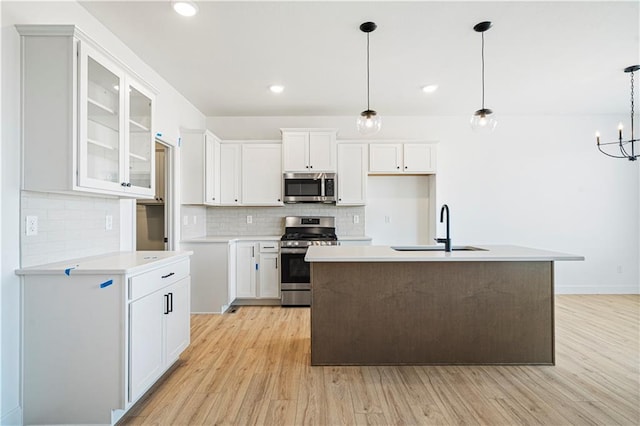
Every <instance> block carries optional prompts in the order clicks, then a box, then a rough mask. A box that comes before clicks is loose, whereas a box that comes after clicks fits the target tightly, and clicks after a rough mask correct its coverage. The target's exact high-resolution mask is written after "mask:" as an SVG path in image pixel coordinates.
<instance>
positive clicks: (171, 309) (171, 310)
mask: <svg viewBox="0 0 640 426" xmlns="http://www.w3.org/2000/svg"><path fill="white" fill-rule="evenodd" d="M169 312H173V292H171V293H169Z"/></svg>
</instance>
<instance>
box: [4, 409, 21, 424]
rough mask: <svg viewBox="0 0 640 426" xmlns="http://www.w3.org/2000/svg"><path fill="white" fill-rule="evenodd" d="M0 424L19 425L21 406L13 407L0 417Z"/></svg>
mask: <svg viewBox="0 0 640 426" xmlns="http://www.w3.org/2000/svg"><path fill="white" fill-rule="evenodd" d="M0 425H2V426H21V425H22V407H15V408H14V409H12V410H11V411H9V412H8V413H6V414H3V415H2V417H1V418H0Z"/></svg>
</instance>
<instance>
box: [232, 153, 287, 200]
mask: <svg viewBox="0 0 640 426" xmlns="http://www.w3.org/2000/svg"><path fill="white" fill-rule="evenodd" d="M281 170H282V145H281V144H271V143H269V144H266V143H265V144H260V143H255V144H253V143H245V144H242V204H243V205H246V206H251V205H257V206H269V205H272V206H281V205H283V203H282V173H281Z"/></svg>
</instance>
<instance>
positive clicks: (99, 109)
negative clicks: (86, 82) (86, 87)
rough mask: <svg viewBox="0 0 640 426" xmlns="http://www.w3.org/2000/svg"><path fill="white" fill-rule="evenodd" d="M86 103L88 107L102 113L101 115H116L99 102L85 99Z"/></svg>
mask: <svg viewBox="0 0 640 426" xmlns="http://www.w3.org/2000/svg"><path fill="white" fill-rule="evenodd" d="M87 102H88V103H89V105H92V106H94V107H96V108H97V109H98V111H102V112H103V113H106V114H108V115H116V114H117V112H116V111H115V110H113V109H111V108H109V107H108V106H106V105H103V104H101V103H100V102H98V101H96V100H93V99H91V98H87Z"/></svg>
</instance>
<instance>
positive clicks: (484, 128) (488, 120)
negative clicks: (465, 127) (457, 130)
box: [471, 108, 498, 133]
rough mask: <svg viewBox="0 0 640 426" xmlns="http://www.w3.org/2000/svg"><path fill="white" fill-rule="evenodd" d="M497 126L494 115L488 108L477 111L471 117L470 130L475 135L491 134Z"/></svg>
mask: <svg viewBox="0 0 640 426" xmlns="http://www.w3.org/2000/svg"><path fill="white" fill-rule="evenodd" d="M497 125H498V120H496V115H495V114H494V113H493V111H491V110H490V109H488V108H483V109H479V110H477V111H476V112H474V113H473V115H472V116H471V128H472V129H473V131H474V132H477V133H491V132H492V131H493V129H495V128H496V126H497Z"/></svg>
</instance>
